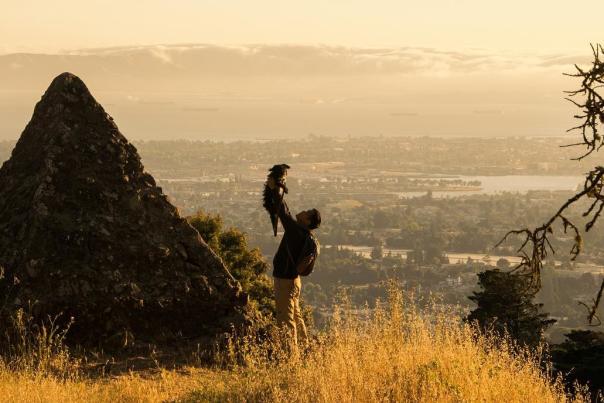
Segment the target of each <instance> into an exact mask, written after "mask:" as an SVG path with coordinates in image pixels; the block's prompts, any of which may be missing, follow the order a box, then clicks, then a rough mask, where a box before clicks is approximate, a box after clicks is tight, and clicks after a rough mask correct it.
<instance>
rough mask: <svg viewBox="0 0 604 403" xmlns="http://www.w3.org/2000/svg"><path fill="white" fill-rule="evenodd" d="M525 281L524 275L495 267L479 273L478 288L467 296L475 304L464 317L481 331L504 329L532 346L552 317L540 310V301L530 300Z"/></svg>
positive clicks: (496, 331) (527, 282)
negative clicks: (549, 317)
mask: <svg viewBox="0 0 604 403" xmlns="http://www.w3.org/2000/svg"><path fill="white" fill-rule="evenodd" d="M529 282H530V279H529V278H527V277H525V276H519V275H516V274H514V273H509V272H505V271H500V270H499V269H495V270H487V271H483V272H482V273H479V274H478V285H479V286H480V288H481V291H478V292H474V293H473V294H474V295H472V296H470V297H468V298H470V300H472V301H473V302H475V303H476V305H477V307H476V309H474V310H473V311H472V312H471V313H470V315H468V317H467V318H466V320H467V321H469V322H477V324H478V326H479V327H480V328H481V329H482V330H483V331H489V330H491V331H493V332H495V334H498V335H503V334H504V333H506V332H507V333H508V334H509V335H510V337H511V338H512V339H513V340H515V341H516V342H518V343H519V344H521V345H525V346H529V347H536V346H537V345H538V344H539V343H540V342H541V341H542V337H543V332H544V331H545V330H546V329H547V328H548V327H549V326H551V325H552V324H553V323H554V322H556V321H555V320H554V319H548V315H547V314H546V313H542V312H541V308H542V306H543V304H535V303H533V299H534V297H535V292H534V291H533V290H532V289H531V287H530V284H529Z"/></svg>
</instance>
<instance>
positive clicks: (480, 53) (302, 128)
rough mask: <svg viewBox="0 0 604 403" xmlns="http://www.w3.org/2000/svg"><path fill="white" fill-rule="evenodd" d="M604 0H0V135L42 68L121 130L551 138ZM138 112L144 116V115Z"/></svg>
mask: <svg viewBox="0 0 604 403" xmlns="http://www.w3.org/2000/svg"><path fill="white" fill-rule="evenodd" d="M603 15H604V1H602V0H584V1H583V2H581V3H580V6H579V5H575V4H572V3H571V2H568V1H566V0H565V1H560V0H522V1H521V0H507V1H488V0H422V1H417V0H416V1H413V2H411V1H408V0H372V1H368V0H365V1H360V0H320V1H319V0H303V1H302V0H301V1H295V2H294V1H286V0H254V1H251V0H238V1H235V0H170V1H168V0H137V1H134V0H119V1H117V0H104V1H101V0H85V1H83V0H77V1H76V0H54V1H48V0H44V1H42V0H18V1H16V0H0V140H2V139H15V138H17V137H18V135H19V134H20V132H21V130H22V128H23V127H24V126H25V124H26V123H27V121H28V119H29V118H30V116H31V111H32V108H33V106H34V105H35V103H36V102H37V101H38V100H39V98H40V96H41V94H43V93H44V91H45V89H46V88H47V87H48V84H49V83H50V81H51V80H52V78H53V77H55V76H56V75H58V74H60V73H62V72H64V71H70V72H73V73H75V74H77V75H79V76H80V77H81V78H82V79H83V80H84V81H85V82H86V84H87V85H88V86H89V88H90V89H91V91H92V93H93V95H95V96H96V97H97V99H98V100H99V101H100V102H101V103H102V104H103V105H104V106H105V107H106V108H107V110H108V111H109V112H110V113H111V114H112V115H113V116H114V117H115V118H116V121H117V122H118V123H119V125H120V128H122V129H124V130H125V132H126V133H125V134H126V135H127V136H128V137H131V138H136V139H173V138H187V139H206V138H211V139H226V138H233V139H235V138H267V137H274V138H281V137H291V136H305V135H308V134H309V133H314V134H323V135H336V136H345V135H359V136H362V135H432V136H453V135H455V136H466V135H470V136H559V135H562V134H564V132H565V130H566V129H567V128H568V127H570V126H571V125H572V123H573V121H572V115H573V113H574V110H572V108H571V106H570V105H569V103H568V102H566V101H564V99H563V98H564V93H563V91H564V90H568V89H573V88H575V86H576V83H575V82H573V81H572V79H570V78H568V77H565V76H563V73H565V72H569V71H572V69H573V64H574V63H579V64H585V63H588V62H589V61H590V58H591V51H590V48H589V44H590V42H591V43H597V42H599V41H600V42H601V41H602V39H603V36H602V34H603V33H604V29H603V27H604V26H603V25H602V16H603ZM150 117H152V118H150Z"/></svg>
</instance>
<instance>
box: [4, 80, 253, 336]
mask: <svg viewBox="0 0 604 403" xmlns="http://www.w3.org/2000/svg"><path fill="white" fill-rule="evenodd" d="M0 266H1V267H2V269H3V277H2V279H1V280H0V298H1V299H0V308H2V312H3V313H2V318H3V319H2V320H6V317H7V315H9V314H10V313H11V312H14V311H15V310H16V309H19V308H21V307H25V308H27V309H29V310H30V311H31V312H32V313H33V315H34V316H35V317H36V318H38V319H40V320H42V319H44V318H47V316H49V315H50V316H56V315H58V314H61V318H64V320H67V319H68V318H70V317H73V318H74V324H73V326H72V328H71V330H70V333H69V334H70V339H71V340H72V341H73V342H77V343H87V344H88V343H101V344H105V342H107V343H109V342H112V341H115V340H118V339H119V340H120V342H121V341H125V340H126V339H128V338H129V337H130V340H131V339H132V336H134V337H135V338H136V339H138V340H145V341H151V342H161V341H162V340H168V339H169V338H171V337H173V336H177V335H178V336H191V337H195V336H202V335H215V334H217V333H219V332H223V331H225V330H228V329H229V328H230V326H232V325H238V324H240V323H243V322H244V321H245V311H246V304H247V302H246V296H245V295H244V294H243V292H242V291H241V288H240V286H239V284H238V283H237V281H235V279H234V278H233V277H232V276H231V275H230V274H229V272H228V271H227V269H226V268H225V266H224V264H223V263H222V261H221V260H220V258H218V257H217V256H216V254H214V252H213V251H212V250H211V249H210V248H209V247H208V246H207V245H206V243H205V242H204V241H203V240H202V239H201V237H200V236H199V233H198V232H197V231H196V230H195V229H193V228H192V227H191V226H190V225H189V224H188V223H187V222H186V220H185V219H183V218H182V217H180V215H179V213H178V211H177V210H176V208H175V207H174V206H172V205H171V204H170V202H169V201H168V200H167V199H166V196H165V195H164V194H163V193H162V190H161V188H160V187H158V186H157V185H156V184H155V181H154V179H153V177H152V176H151V175H149V174H148V173H146V172H145V171H144V169H143V165H142V164H141V160H140V157H139V155H138V153H137V151H136V149H135V147H134V146H133V145H132V144H130V143H129V142H128V141H127V140H126V138H125V137H124V136H123V135H122V134H121V133H120V132H119V130H118V128H117V126H116V125H115V123H114V122H113V119H112V118H111V117H110V116H109V115H108V114H107V113H106V112H105V110H104V109H103V107H102V106H101V105H99V104H98V103H97V102H96V101H95V99H94V98H93V97H92V95H91V94H90V92H89V91H88V89H87V88H86V86H85V84H84V83H83V82H82V81H81V80H80V79H79V78H78V77H76V76H74V75H72V74H69V73H64V74H61V75H60V76H58V77H56V78H55V79H54V80H53V82H52V84H51V85H50V87H49V88H48V90H47V91H46V93H45V94H44V96H43V97H42V99H41V101H40V102H39V103H38V104H37V105H36V107H35V110H34V114H33V117H32V119H31V121H30V122H29V124H28V125H27V127H26V128H25V130H24V132H23V134H22V135H21V138H20V139H19V141H18V143H17V145H16V146H15V149H14V150H13V152H12V156H11V158H10V159H9V160H8V161H6V162H5V163H4V165H3V166H2V168H1V169H0ZM28 307H29V308H28ZM0 327H1V324H0Z"/></svg>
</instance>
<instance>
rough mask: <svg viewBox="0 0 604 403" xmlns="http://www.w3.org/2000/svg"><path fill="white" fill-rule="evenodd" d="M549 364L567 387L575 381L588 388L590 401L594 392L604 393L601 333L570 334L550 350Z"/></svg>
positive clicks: (603, 342) (572, 332) (579, 331)
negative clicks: (557, 372) (564, 381)
mask: <svg viewBox="0 0 604 403" xmlns="http://www.w3.org/2000/svg"><path fill="white" fill-rule="evenodd" d="M552 362H553V364H554V368H555V369H556V370H557V371H560V372H561V373H562V374H563V375H564V376H565V379H566V382H567V384H568V385H569V386H572V384H573V383H574V382H575V381H579V382H580V383H582V384H588V385H589V387H590V389H591V390H592V393H593V396H594V397H595V396H596V394H597V392H598V391H601V392H604V333H603V332H595V331H591V330H573V331H571V332H570V333H568V334H567V335H566V340H565V341H564V342H563V343H562V344H558V345H556V346H553V347H552ZM594 401H598V400H596V399H594Z"/></svg>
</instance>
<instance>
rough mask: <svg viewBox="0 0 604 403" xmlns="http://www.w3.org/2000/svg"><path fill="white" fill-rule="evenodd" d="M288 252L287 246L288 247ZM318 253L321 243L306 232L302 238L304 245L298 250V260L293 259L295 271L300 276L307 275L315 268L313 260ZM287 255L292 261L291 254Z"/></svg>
mask: <svg viewBox="0 0 604 403" xmlns="http://www.w3.org/2000/svg"><path fill="white" fill-rule="evenodd" d="M287 251H288V253H289V248H288V250H287ZM319 253H321V245H320V244H319V241H318V240H317V238H315V236H314V235H313V234H312V233H310V232H309V233H308V236H307V237H306V239H305V240H304V246H302V250H301V251H300V256H299V257H298V260H297V261H295V264H296V272H297V273H298V275H300V276H308V275H309V274H310V273H312V271H313V269H314V268H315V262H316V261H317V258H318V257H319ZM289 257H290V259H291V260H292V261H294V259H293V257H292V255H291V254H289Z"/></svg>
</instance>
